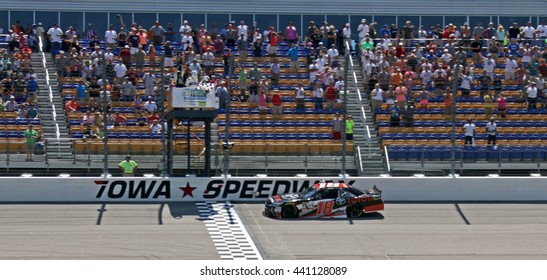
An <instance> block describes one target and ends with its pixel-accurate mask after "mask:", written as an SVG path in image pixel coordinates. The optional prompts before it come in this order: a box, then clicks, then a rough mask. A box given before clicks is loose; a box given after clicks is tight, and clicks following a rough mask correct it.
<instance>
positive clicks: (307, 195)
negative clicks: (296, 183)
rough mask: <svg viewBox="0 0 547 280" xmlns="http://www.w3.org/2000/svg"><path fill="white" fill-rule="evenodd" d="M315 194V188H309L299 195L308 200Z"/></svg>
mask: <svg viewBox="0 0 547 280" xmlns="http://www.w3.org/2000/svg"><path fill="white" fill-rule="evenodd" d="M316 193H317V189H316V188H315V187H309V188H307V189H305V190H304V191H303V192H302V193H301V195H302V197H304V198H310V197H312V196H314V195H315V194H316Z"/></svg>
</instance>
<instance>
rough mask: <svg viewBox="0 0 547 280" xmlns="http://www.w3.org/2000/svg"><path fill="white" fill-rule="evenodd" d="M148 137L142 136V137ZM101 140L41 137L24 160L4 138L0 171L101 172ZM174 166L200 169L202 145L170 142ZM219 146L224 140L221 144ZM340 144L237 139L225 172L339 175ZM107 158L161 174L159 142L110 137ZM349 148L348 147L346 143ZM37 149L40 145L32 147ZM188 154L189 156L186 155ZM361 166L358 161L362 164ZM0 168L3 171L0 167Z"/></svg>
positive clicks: (114, 165)
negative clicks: (29, 158)
mask: <svg viewBox="0 0 547 280" xmlns="http://www.w3.org/2000/svg"><path fill="white" fill-rule="evenodd" d="M143 141H146V140H143ZM103 144H104V143H103V141H102V140H101V139H87V140H86V141H85V142H84V141H83V139H75V138H61V139H51V140H48V139H46V141H44V143H43V147H42V148H40V149H39V152H35V153H34V160H33V161H32V162H28V161H26V151H25V142H24V140H22V139H21V140H20V141H7V142H5V143H3V146H2V147H0V170H2V171H3V172H4V173H9V172H11V171H13V170H28V171H29V172H35V173H40V174H42V173H47V172H48V171H49V170H50V169H54V170H57V171H59V170H63V171H65V172H68V173H78V174H82V173H83V175H85V174H91V173H93V174H95V175H99V174H104V173H103V171H104V168H103V166H104V164H105V158H104V155H103V153H104V151H103ZM174 146H175V147H174V153H173V169H174V171H175V172H174V175H181V174H200V173H201V171H200V170H203V169H204V167H205V166H204V165H205V153H204V152H203V144H198V143H197V142H194V141H192V145H191V147H190V151H188V149H187V145H186V142H185V141H183V142H176V143H174ZM219 146H222V145H219ZM341 147H342V145H341V144H324V143H321V144H297V145H295V144H290V145H289V144H249V145H242V144H239V143H237V142H236V143H235V144H234V147H233V148H232V150H231V151H230V155H229V160H230V162H231V165H230V170H228V172H227V173H228V174H231V175H241V174H250V173H253V172H254V173H256V174H258V173H266V174H268V173H270V174H283V175H285V174H286V175H291V174H292V175H295V174H299V173H308V172H312V173H313V172H315V173H316V174H321V172H326V173H328V172H330V173H332V174H334V175H337V174H339V171H340V168H341V166H342V150H341ZM107 149H108V154H109V157H108V159H107V160H106V165H107V170H108V171H109V173H116V172H117V169H118V163H119V162H120V161H122V160H123V159H124V158H125V155H127V154H130V155H131V156H132V159H133V160H135V161H136V162H137V163H138V164H139V169H143V170H147V171H148V172H152V173H154V172H156V173H158V174H161V171H162V168H163V162H162V161H161V158H162V149H161V145H159V144H152V143H150V144H146V143H140V144H137V143H136V142H129V141H123V140H117V141H116V140H114V141H110V142H109V143H108V146H107ZM348 149H350V151H353V147H352V146H348ZM36 151H38V150H36ZM188 154H190V159H191V160H190V161H188V160H187V158H188ZM351 154H354V160H348V173H349V174H352V175H357V172H358V170H357V168H358V167H357V164H355V163H356V162H358V160H357V159H355V157H356V156H357V153H351ZM214 157H216V158H218V160H215V161H212V162H213V164H212V166H211V169H212V170H216V172H215V173H216V175H220V174H222V173H223V171H224V169H223V162H224V161H225V160H228V159H226V158H225V157H224V156H223V150H222V149H218V150H217V151H216V153H213V154H212V155H211V158H214ZM360 166H361V169H362V164H361V165H360ZM0 173H1V171H0Z"/></svg>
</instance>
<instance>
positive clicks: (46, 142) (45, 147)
mask: <svg viewBox="0 0 547 280" xmlns="http://www.w3.org/2000/svg"><path fill="white" fill-rule="evenodd" d="M47 146H48V141H47V138H46V139H44V161H45V163H46V165H47V166H48V169H49V161H48V156H47Z"/></svg>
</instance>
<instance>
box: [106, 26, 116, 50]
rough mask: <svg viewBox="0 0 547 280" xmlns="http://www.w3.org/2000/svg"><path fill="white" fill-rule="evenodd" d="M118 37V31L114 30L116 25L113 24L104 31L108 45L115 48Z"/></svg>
mask: <svg viewBox="0 0 547 280" xmlns="http://www.w3.org/2000/svg"><path fill="white" fill-rule="evenodd" d="M116 39H118V33H116V30H114V25H113V24H111V25H110V28H109V29H108V30H107V31H106V32H105V33H104V40H105V41H106V47H108V48H111V49H115V48H116V46H117V45H118V42H117V41H116Z"/></svg>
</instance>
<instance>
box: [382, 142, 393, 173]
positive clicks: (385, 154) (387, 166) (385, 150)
mask: <svg viewBox="0 0 547 280" xmlns="http://www.w3.org/2000/svg"><path fill="white" fill-rule="evenodd" d="M384 159H385V163H386V173H387V174H389V175H391V166H390V164H389V153H388V151H387V146H385V147H384Z"/></svg>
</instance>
